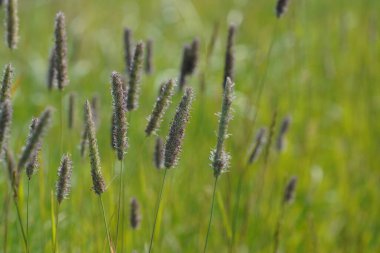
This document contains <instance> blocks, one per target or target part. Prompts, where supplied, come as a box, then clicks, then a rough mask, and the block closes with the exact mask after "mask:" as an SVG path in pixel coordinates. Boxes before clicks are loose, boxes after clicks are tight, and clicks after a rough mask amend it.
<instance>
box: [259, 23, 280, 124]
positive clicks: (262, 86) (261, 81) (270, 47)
mask: <svg viewBox="0 0 380 253" xmlns="http://www.w3.org/2000/svg"><path fill="white" fill-rule="evenodd" d="M277 26H278V19H276V23H275V25H274V29H273V37H272V40H271V42H270V45H269V49H268V51H267V55H266V63H265V69H264V75H263V77H262V78H261V80H260V82H259V87H258V89H259V90H258V92H257V97H256V100H255V101H257V106H256V107H257V109H256V111H255V115H254V118H253V125H254V124H255V122H256V118H257V114H258V111H259V109H260V100H261V94H262V93H263V90H264V85H265V81H266V79H267V75H268V66H269V60H270V56H271V53H272V49H273V45H274V41H275V38H276V34H277Z"/></svg>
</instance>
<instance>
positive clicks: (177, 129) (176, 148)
mask: <svg viewBox="0 0 380 253" xmlns="http://www.w3.org/2000/svg"><path fill="white" fill-rule="evenodd" d="M192 100H193V90H192V88H186V89H185V92H184V95H183V96H182V100H181V102H180V104H179V105H178V107H177V111H176V113H175V116H174V119H173V121H172V123H171V126H170V131H169V135H168V137H167V139H166V144H165V162H164V165H165V167H166V168H167V169H169V168H172V167H174V166H175V165H176V164H177V162H178V157H179V154H180V152H181V149H182V142H183V138H184V136H185V127H186V124H187V122H188V121H189V115H190V107H191V103H192Z"/></svg>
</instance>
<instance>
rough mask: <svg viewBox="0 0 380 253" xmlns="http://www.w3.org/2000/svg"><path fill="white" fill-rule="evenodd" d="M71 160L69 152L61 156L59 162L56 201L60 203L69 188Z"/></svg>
mask: <svg viewBox="0 0 380 253" xmlns="http://www.w3.org/2000/svg"><path fill="white" fill-rule="evenodd" d="M71 173H72V161H71V157H70V154H65V155H63V156H62V159H61V164H60V166H59V168H58V180H57V184H56V196H57V201H58V203H59V204H61V202H62V200H64V199H65V198H67V196H68V195H69V193H70V188H71Z"/></svg>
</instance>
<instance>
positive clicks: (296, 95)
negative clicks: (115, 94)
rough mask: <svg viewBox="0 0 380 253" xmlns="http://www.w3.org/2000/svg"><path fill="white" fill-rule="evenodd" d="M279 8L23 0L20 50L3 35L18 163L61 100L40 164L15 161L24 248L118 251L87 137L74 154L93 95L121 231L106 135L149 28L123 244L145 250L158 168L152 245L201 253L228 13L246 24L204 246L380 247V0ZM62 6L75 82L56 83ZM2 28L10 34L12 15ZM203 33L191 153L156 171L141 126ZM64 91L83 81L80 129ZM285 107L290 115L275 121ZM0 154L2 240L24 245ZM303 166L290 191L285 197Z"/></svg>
mask: <svg viewBox="0 0 380 253" xmlns="http://www.w3.org/2000/svg"><path fill="white" fill-rule="evenodd" d="M12 1H13V0H12ZM1 2H2V4H1V7H0V19H1V20H5V19H6V2H7V1H1ZM275 6H276V1H265V0H256V1H250V0H219V1H218V0H207V1H202V0H193V1H190V0H157V1H149V0H139V1H121V0H112V1H101V0H93V1H90V0H82V1H73V0H66V1H59V0H35V1H19V3H18V17H19V41H18V43H17V48H16V49H13V50H11V49H9V48H8V47H7V43H6V41H5V40H2V41H1V43H0V55H1V57H0V67H1V68H2V69H3V68H5V66H6V64H9V63H11V64H12V66H13V68H14V78H13V81H12V85H11V91H10V94H11V98H10V101H11V105H12V107H13V118H12V124H11V129H10V133H9V139H8V141H7V149H8V150H9V151H11V152H12V153H13V155H14V158H15V159H16V161H17V162H18V159H19V158H20V154H21V153H22V150H23V146H24V145H25V143H26V139H27V137H28V133H29V126H30V124H31V120H32V118H33V117H38V116H39V115H41V113H42V112H43V111H44V110H45V108H46V107H47V106H51V108H53V110H52V119H51V123H50V126H49V128H48V129H47V130H46V133H45V136H44V138H43V139H42V142H41V150H40V152H39V154H38V163H39V166H38V170H37V171H36V173H35V174H34V175H33V176H32V177H31V179H30V180H29V179H28V177H27V175H26V174H25V171H22V174H21V175H20V185H19V189H18V199H17V202H18V205H19V208H20V213H21V217H22V221H23V224H24V226H25V225H26V215H27V214H26V212H27V211H26V209H27V204H26V202H27V193H28V181H29V205H28V206H29V207H28V209H29V210H28V216H29V222H28V223H29V225H28V248H29V252H52V251H54V241H56V240H55V239H56V238H57V242H58V243H57V250H56V252H110V249H109V246H108V243H107V236H106V231H105V225H104V221H103V216H102V211H101V208H100V205H99V200H98V195H97V194H95V193H94V190H93V188H92V187H93V182H92V179H91V166H90V159H89V152H88V147H87V148H86V149H87V150H86V153H85V156H83V157H82V156H81V154H80V144H81V138H82V135H83V129H84V127H85V125H86V124H85V118H86V117H85V115H84V113H85V112H84V104H85V101H86V100H87V99H88V100H92V99H93V98H94V97H95V98H96V101H97V107H96V108H97V109H96V108H93V110H94V112H96V115H97V124H96V125H97V127H96V138H97V142H98V146H99V155H100V159H101V165H102V173H103V176H104V180H105V186H106V189H105V192H104V193H102V194H101V195H102V201H103V203H104V207H105V217H106V221H107V223H108V225H109V230H110V236H111V238H112V243H114V241H115V234H116V227H117V213H118V197H119V186H120V185H119V181H120V168H121V166H120V161H118V159H117V155H116V152H115V150H114V149H112V147H111V116H112V113H113V107H112V99H113V98H112V95H111V87H112V84H111V81H112V80H111V73H112V72H113V71H117V72H119V73H121V74H122V75H123V76H127V72H126V64H125V61H124V58H125V56H124V54H125V52H124V44H123V43H124V42H123V33H124V29H125V28H126V27H128V28H129V29H130V30H131V31H132V41H133V46H135V45H136V43H137V42H138V41H142V42H145V41H146V40H148V39H151V40H152V41H153V53H152V67H153V69H152V73H151V74H147V73H145V72H143V74H142V78H141V92H140V96H139V98H138V101H139V107H138V108H137V110H134V111H128V112H127V113H126V119H127V121H128V130H127V137H128V144H129V147H128V149H127V152H126V154H125V156H124V159H123V174H122V176H123V180H124V187H123V192H124V195H123V202H124V208H123V216H124V217H125V219H124V227H123V238H120V237H121V236H120V235H119V239H118V241H119V246H118V249H117V252H148V251H149V246H150V240H151V234H152V229H153V226H154V223H155V215H156V206H157V199H158V197H159V194H160V189H161V184H162V180H163V177H164V174H165V180H166V181H165V185H164V187H163V192H162V199H161V202H160V208H159V211H158V215H157V221H156V227H155V234H154V235H155V236H154V240H153V247H152V252H203V251H204V244H205V239H206V234H207V229H208V222H209V216H210V207H211V202H212V199H213V190H214V188H213V187H214V180H215V177H214V173H215V170H213V161H210V153H211V151H212V150H213V149H214V148H215V146H216V144H217V134H218V129H219V126H218V123H219V118H218V116H217V114H218V113H219V112H220V111H221V107H222V102H223V94H224V93H223V92H224V91H223V84H224V79H223V76H224V68H225V67H224V65H225V52H226V43H227V35H228V30H229V26H230V25H231V24H234V25H235V27H236V34H235V43H234V48H233V52H234V58H235V74H234V77H233V82H234V83H235V86H234V88H233V92H234V99H233V100H232V111H231V114H232V116H233V117H232V119H231V121H230V122H229V126H228V134H229V135H228V138H227V139H226V140H225V143H224V150H225V151H226V152H228V153H229V154H230V156H231V161H230V165H229V167H228V170H227V171H226V172H225V173H222V174H221V175H220V176H219V177H218V185H217V188H216V191H215V205H214V209H213V210H214V211H213V219H212V224H211V227H210V233H209V237H208V246H207V252H239V253H240V252H242V253H244V252H345V253H346V252H355V253H356V252H379V250H380V239H379V238H380V219H379V214H380V204H379V198H380V187H379V185H380V171H379V166H380V159H379V158H378V151H379V150H380V139H379V138H380V121H379V120H378V118H379V117H380V88H379V84H380V74H379V69H380V63H379V59H380V41H379V27H380V20H379V18H380V17H379V10H380V3H379V2H378V1H373V0H361V1H343V0H336V1H327V0H322V1H320V0H309V1H306V0H292V1H290V2H289V3H288V6H287V7H288V8H287V10H286V12H285V13H284V14H283V15H282V16H281V17H280V18H277V17H276V12H275ZM59 11H62V12H63V13H64V15H65V20H66V34H67V60H68V61H67V63H68V64H67V65H68V79H69V83H68V85H67V86H66V87H65V88H64V89H63V90H58V89H56V88H54V89H52V90H49V89H48V87H47V72H48V67H49V55H50V52H51V49H52V48H53V47H54V42H55V37H54V29H55V21H54V20H55V17H56V14H57V13H58V12H59ZM0 31H1V33H2V34H3V35H2V36H3V37H4V38H5V34H6V26H3V27H2V28H1V29H0ZM194 38H198V40H199V54H198V58H197V59H198V60H197V64H196V67H195V71H194V73H192V74H191V75H189V76H188V78H187V81H186V83H187V86H188V87H192V88H193V92H194V98H193V103H192V106H191V108H190V117H189V122H188V124H187V126H186V130H185V137H184V140H183V145H182V152H181V153H180V154H179V161H178V164H177V166H175V167H173V168H170V169H157V168H156V167H155V164H154V149H155V141H156V137H155V136H154V135H152V136H146V133H145V132H144V130H145V128H146V125H147V118H148V116H149V115H150V114H151V111H152V108H153V105H154V103H155V101H156V97H157V94H158V91H159V88H160V85H161V84H162V83H163V82H166V81H167V80H169V79H170V78H174V79H178V78H179V75H180V69H181V62H182V55H183V53H182V50H183V47H184V45H185V44H190V43H191V42H192V41H193V39H194ZM213 39H215V44H214V46H210V44H212V43H211V41H213ZM210 49H212V50H210ZM207 55H209V56H207ZM70 94H75V104H74V121H73V128H72V129H69V128H68V121H69V117H68V115H69V114H68V110H69V97H70ZM182 95H183V91H180V92H178V91H177V88H175V92H174V95H173V99H172V100H173V101H172V103H171V104H170V106H169V108H168V110H167V111H166V113H165V115H164V117H163V121H162V124H161V126H160V128H159V129H158V130H157V132H156V135H157V136H160V137H161V138H163V139H164V140H166V138H167V136H168V132H169V130H170V127H171V121H172V119H173V117H174V115H175V113H176V108H177V106H178V104H179V103H180V101H181V98H182ZM2 108H3V107H2ZM287 117H289V119H291V120H290V122H289V126H288V129H287V131H286V133H284V134H283V135H281V126H282V124H283V122H284V119H286V118H287ZM263 127H264V128H265V129H266V133H267V140H266V142H265V143H264V144H263V147H262V152H261V155H260V156H258V157H257V160H255V161H254V162H252V163H251V164H248V165H247V161H248V159H249V157H250V155H251V154H252V149H253V147H254V146H255V145H256V144H257V141H256V136H257V133H258V132H259V131H260V129H261V128H263ZM280 137H282V138H281V141H282V144H283V147H282V148H281V149H279V148H278V141H279V138H280ZM4 153H5V152H2V162H1V164H0V167H1V169H0V201H1V208H0V246H1V247H0V252H25V251H26V250H25V246H24V243H23V237H22V232H21V229H20V225H19V221H18V216H17V212H16V207H15V205H14V201H13V192H12V188H11V182H10V180H9V176H8V170H7V166H8V165H7V162H6V159H5V158H4ZM65 153H70V154H71V159H72V176H71V191H70V194H69V195H68V198H67V199H64V200H63V201H62V203H61V204H60V207H59V213H58V221H59V223H58V226H57V227H55V224H56V217H55V216H56V213H55V211H56V207H57V200H56V181H57V170H58V168H59V167H60V161H61V157H62V156H63V154H65ZM166 173H167V174H166ZM293 176H296V177H297V183H296V187H295V189H294V192H293V194H294V197H293V198H292V200H290V199H289V201H284V194H285V193H284V191H286V190H285V188H286V186H287V184H288V182H289V180H290V179H291V178H292V177H293ZM239 189H240V195H239V196H238V194H237V192H238V191H239ZM132 198H135V199H136V200H137V201H138V205H139V211H138V212H139V214H138V217H137V218H138V219H137V220H139V224H138V228H136V229H134V228H132V227H131V224H130V211H131V210H130V209H131V208H130V202H131V199H132ZM285 198H286V197H285ZM237 203H239V205H237ZM236 206H238V208H236ZM135 218H136V217H135ZM140 219H141V220H140ZM279 224H280V225H279ZM121 227H122V226H121ZM278 228H280V229H278ZM278 230H280V233H277V232H278ZM234 231H235V232H234ZM119 233H120V234H121V232H120V231H119ZM276 235H278V236H276ZM277 239H279V240H278V247H276V246H275V244H276V240H277ZM121 241H123V248H124V249H123V250H121Z"/></svg>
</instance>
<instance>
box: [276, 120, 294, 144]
mask: <svg viewBox="0 0 380 253" xmlns="http://www.w3.org/2000/svg"><path fill="white" fill-rule="evenodd" d="M291 121H292V118H291V116H290V115H288V116H286V117H285V118H284V120H283V121H282V123H281V128H280V132H279V134H278V137H277V150H278V151H282V150H283V148H284V138H285V135H286V133H287V132H288V129H289V125H290V123H291Z"/></svg>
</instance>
